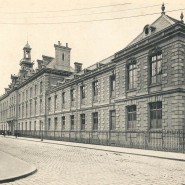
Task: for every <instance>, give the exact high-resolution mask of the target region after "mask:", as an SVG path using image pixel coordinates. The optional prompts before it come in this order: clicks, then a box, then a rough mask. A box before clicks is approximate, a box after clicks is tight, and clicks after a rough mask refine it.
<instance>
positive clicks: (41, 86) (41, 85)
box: [40, 81, 43, 94]
mask: <svg viewBox="0 0 185 185" xmlns="http://www.w3.org/2000/svg"><path fill="white" fill-rule="evenodd" d="M42 88H43V84H42V81H41V82H40V94H41V93H42Z"/></svg>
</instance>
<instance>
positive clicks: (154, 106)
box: [149, 101, 162, 129]
mask: <svg viewBox="0 0 185 185" xmlns="http://www.w3.org/2000/svg"><path fill="white" fill-rule="evenodd" d="M149 105H150V128H151V129H160V128H162V102H161V101H159V102H153V103H150V104H149Z"/></svg>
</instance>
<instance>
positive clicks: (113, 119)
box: [110, 110, 116, 130]
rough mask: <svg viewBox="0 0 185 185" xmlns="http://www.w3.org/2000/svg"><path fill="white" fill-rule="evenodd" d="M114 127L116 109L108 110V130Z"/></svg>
mask: <svg viewBox="0 0 185 185" xmlns="http://www.w3.org/2000/svg"><path fill="white" fill-rule="evenodd" d="M115 129H116V111H115V110H111V111H110V130H115Z"/></svg>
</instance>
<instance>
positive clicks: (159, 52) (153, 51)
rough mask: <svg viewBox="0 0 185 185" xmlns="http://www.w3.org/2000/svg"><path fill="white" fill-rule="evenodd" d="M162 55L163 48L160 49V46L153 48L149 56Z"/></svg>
mask: <svg viewBox="0 0 185 185" xmlns="http://www.w3.org/2000/svg"><path fill="white" fill-rule="evenodd" d="M161 53H162V50H161V48H160V47H158V46H156V47H154V48H152V49H151V50H149V53H148V55H149V56H153V55H156V54H161Z"/></svg>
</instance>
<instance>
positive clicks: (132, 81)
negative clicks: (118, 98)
mask: <svg viewBox="0 0 185 185" xmlns="http://www.w3.org/2000/svg"><path fill="white" fill-rule="evenodd" d="M136 82H137V81H136V63H131V64H129V65H128V89H135V88H136Z"/></svg>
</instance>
